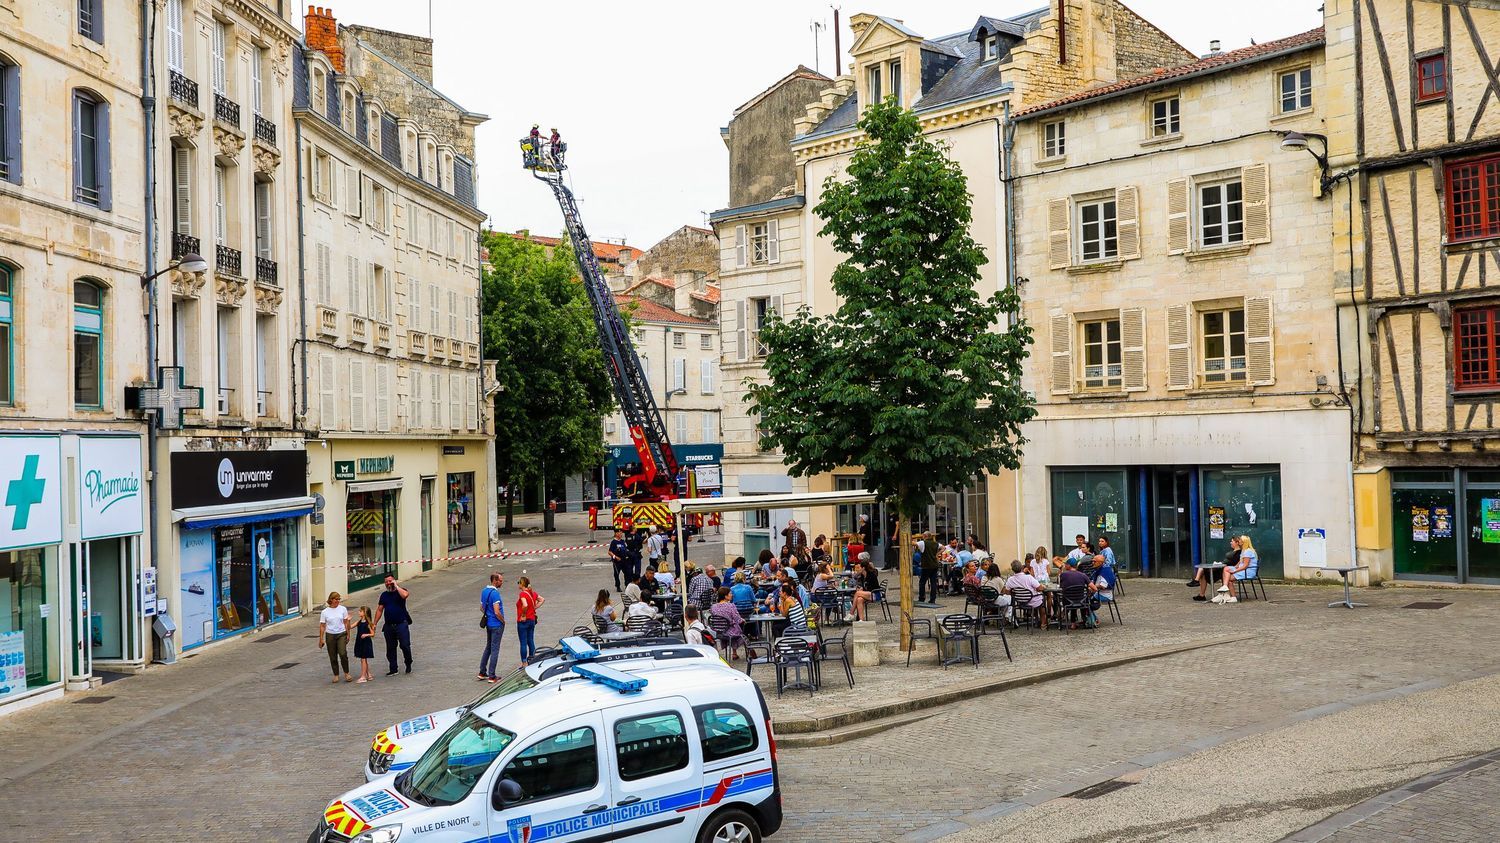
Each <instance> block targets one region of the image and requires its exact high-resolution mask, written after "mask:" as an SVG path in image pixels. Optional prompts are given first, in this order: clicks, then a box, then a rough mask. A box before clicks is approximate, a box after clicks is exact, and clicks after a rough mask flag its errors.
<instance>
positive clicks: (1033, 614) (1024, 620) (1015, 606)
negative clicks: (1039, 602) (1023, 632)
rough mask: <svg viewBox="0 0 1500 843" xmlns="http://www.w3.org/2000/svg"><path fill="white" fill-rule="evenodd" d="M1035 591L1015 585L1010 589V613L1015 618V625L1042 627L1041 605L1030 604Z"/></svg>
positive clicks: (1033, 628)
mask: <svg viewBox="0 0 1500 843" xmlns="http://www.w3.org/2000/svg"><path fill="white" fill-rule="evenodd" d="M1034 597H1036V592H1034V591H1032V590H1031V589H1029V588H1021V587H1019V586H1018V587H1016V588H1012V589H1011V590H1010V614H1011V617H1012V618H1014V619H1015V621H1016V626H1017V627H1022V626H1024V627H1026V628H1027V629H1032V630H1036V629H1041V628H1042V607H1041V606H1033V605H1031V601H1032V599H1033V598H1034Z"/></svg>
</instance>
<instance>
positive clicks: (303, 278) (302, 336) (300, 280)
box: [292, 117, 307, 430]
mask: <svg viewBox="0 0 1500 843" xmlns="http://www.w3.org/2000/svg"><path fill="white" fill-rule="evenodd" d="M292 135H293V138H294V144H293V149H294V151H295V153H296V157H297V306H298V313H299V316H298V324H299V325H300V327H299V329H298V341H299V342H300V343H301V352H302V360H301V368H302V385H301V391H302V416H303V418H306V417H307V260H306V248H305V247H304V245H303V242H304V241H303V216H302V210H303V208H302V201H303V200H302V187H301V185H302V123H301V122H299V121H298V120H297V119H296V118H295V117H293V118H292ZM298 428H299V425H298V424H297V411H296V409H295V408H294V409H293V410H292V430H297V429H298Z"/></svg>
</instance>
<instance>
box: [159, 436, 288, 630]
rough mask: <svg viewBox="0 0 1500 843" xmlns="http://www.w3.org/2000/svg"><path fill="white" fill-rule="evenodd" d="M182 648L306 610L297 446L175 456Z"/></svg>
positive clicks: (174, 512) (174, 500) (174, 507)
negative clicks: (303, 606)
mask: <svg viewBox="0 0 1500 843" xmlns="http://www.w3.org/2000/svg"><path fill="white" fill-rule="evenodd" d="M171 457H172V459H171V469H172V491H171V495H172V520H173V522H174V524H175V525H176V527H177V531H176V532H177V539H178V542H177V545H178V578H179V580H180V583H179V592H178V609H177V612H178V616H179V617H178V628H179V629H180V632H179V635H180V639H181V640H180V646H181V647H182V649H188V648H191V647H197V646H200V645H202V644H206V643H208V642H211V641H215V640H219V639H222V638H227V637H230V636H233V635H236V634H238V633H241V632H244V631H246V630H250V629H255V628H258V627H263V626H265V625H267V624H271V623H275V622H277V621H280V620H285V619H286V618H290V617H296V616H297V615H299V614H301V612H302V603H303V600H304V599H305V598H306V595H305V594H304V593H303V591H302V582H303V571H302V562H301V560H302V553H301V547H302V543H303V533H302V530H303V524H304V519H305V518H306V516H307V515H309V514H310V513H311V512H312V511H313V503H314V501H313V499H312V498H311V497H309V496H308V494H307V455H306V452H305V451H303V450H302V449H301V448H300V447H299V448H295V449H291V448H287V449H279V450H260V451H179V452H174V453H173V454H172V455H171Z"/></svg>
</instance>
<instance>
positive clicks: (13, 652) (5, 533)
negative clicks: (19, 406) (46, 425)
mask: <svg viewBox="0 0 1500 843" xmlns="http://www.w3.org/2000/svg"><path fill="white" fill-rule="evenodd" d="M0 484H3V487H4V490H5V495H4V497H3V498H0V501H3V503H4V507H3V509H0V707H4V708H9V707H12V706H15V705H18V704H25V703H26V702H35V701H40V700H42V699H47V698H51V697H53V696H56V695H58V694H61V692H62V680H63V676H62V673H63V669H64V667H63V655H64V652H65V643H66V642H65V638H64V634H63V630H64V629H65V628H66V624H67V623H68V617H67V614H68V613H67V612H66V611H65V608H66V607H65V606H64V602H65V601H64V599H63V594H64V591H63V588H62V584H63V583H62V577H61V572H60V570H59V564H60V557H61V554H62V544H63V518H62V488H63V472H62V440H61V438H60V437H58V436H26V435H11V436H3V437H0Z"/></svg>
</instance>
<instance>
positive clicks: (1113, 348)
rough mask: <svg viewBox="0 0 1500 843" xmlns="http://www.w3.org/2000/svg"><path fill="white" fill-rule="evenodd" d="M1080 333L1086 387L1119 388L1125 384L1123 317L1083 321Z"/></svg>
mask: <svg viewBox="0 0 1500 843" xmlns="http://www.w3.org/2000/svg"><path fill="white" fill-rule="evenodd" d="M1078 332H1079V341H1080V342H1081V343H1082V344H1083V386H1084V388H1085V389H1118V388H1119V387H1120V386H1121V385H1122V384H1123V383H1124V381H1123V377H1124V360H1123V356H1122V348H1121V343H1120V320H1119V319H1099V320H1096V321H1092V322H1080V323H1078Z"/></svg>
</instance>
